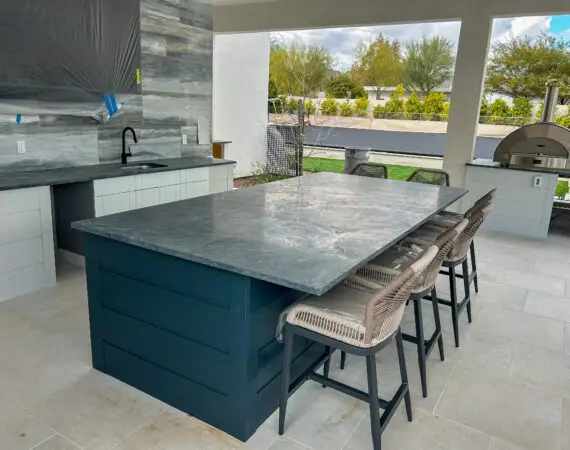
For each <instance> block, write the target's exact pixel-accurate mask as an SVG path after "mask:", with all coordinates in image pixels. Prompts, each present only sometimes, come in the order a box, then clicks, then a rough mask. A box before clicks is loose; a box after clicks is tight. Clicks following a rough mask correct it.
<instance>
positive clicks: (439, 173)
mask: <svg viewBox="0 0 570 450" xmlns="http://www.w3.org/2000/svg"><path fill="white" fill-rule="evenodd" d="M406 181H411V182H413V183H424V184H435V185H438V186H449V174H448V173H447V172H445V171H443V170H437V169H418V170H416V171H415V172H414V173H412V174H411V175H410V176H409V177H408V179H407V180H406Z"/></svg>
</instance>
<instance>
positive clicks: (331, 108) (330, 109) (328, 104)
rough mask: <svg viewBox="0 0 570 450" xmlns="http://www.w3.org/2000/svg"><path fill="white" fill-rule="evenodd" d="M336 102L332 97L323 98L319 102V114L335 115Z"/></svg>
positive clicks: (336, 109)
mask: <svg viewBox="0 0 570 450" xmlns="http://www.w3.org/2000/svg"><path fill="white" fill-rule="evenodd" d="M337 111H338V103H337V102H336V100H335V99H334V98H325V99H324V100H323V101H322V103H321V114H322V115H323V116H336V113H337Z"/></svg>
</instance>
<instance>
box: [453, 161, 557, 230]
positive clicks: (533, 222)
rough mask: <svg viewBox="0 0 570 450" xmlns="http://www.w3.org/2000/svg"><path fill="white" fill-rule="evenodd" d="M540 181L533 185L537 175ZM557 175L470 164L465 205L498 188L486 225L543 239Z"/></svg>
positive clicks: (467, 174) (547, 226)
mask: <svg viewBox="0 0 570 450" xmlns="http://www.w3.org/2000/svg"><path fill="white" fill-rule="evenodd" d="M537 176H539V177H541V184H540V186H538V187H534V181H535V177H537ZM557 182H558V175H557V174H551V173H544V172H529V171H522V170H512V169H500V168H492V167H479V166H467V171H466V176H465V188H466V189H468V190H469V193H468V194H467V195H466V196H465V199H464V201H463V205H464V207H465V208H468V207H469V206H470V205H472V204H473V202H474V201H475V200H477V199H478V198H480V197H481V196H483V195H484V194H486V193H487V192H489V191H490V190H491V189H493V188H497V195H496V197H495V206H494V207H493V209H492V210H491V212H490V213H489V216H488V217H487V219H486V220H485V222H484V224H483V227H482V228H483V229H486V230H494V231H503V232H505V233H512V234H519V235H522V236H529V237H534V238H541V239H544V238H546V236H547V235H548V228H549V226H550V218H551V214H552V205H553V203H554V192H555V190H556V184H557Z"/></svg>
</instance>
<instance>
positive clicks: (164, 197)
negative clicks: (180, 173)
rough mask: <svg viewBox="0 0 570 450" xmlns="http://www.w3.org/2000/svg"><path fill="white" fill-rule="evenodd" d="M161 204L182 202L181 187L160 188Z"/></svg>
mask: <svg viewBox="0 0 570 450" xmlns="http://www.w3.org/2000/svg"><path fill="white" fill-rule="evenodd" d="M159 191H160V196H159V199H160V204H161V205H162V204H164V203H171V202H177V201H179V200H180V185H175V186H164V187H161V188H159Z"/></svg>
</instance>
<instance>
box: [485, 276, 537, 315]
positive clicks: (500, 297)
mask: <svg viewBox="0 0 570 450" xmlns="http://www.w3.org/2000/svg"><path fill="white" fill-rule="evenodd" d="M527 292H528V291H527V289H525V288H520V287H514V286H508V285H505V284H499V283H494V282H491V281H485V280H481V281H480V282H479V294H478V295H477V296H476V297H475V298H476V299H477V300H479V301H482V302H484V303H485V304H489V305H496V306H501V307H502V308H508V309H514V310H517V311H520V310H522V309H523V308H524V304H525V300H526V296H527ZM474 301H476V300H474Z"/></svg>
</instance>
